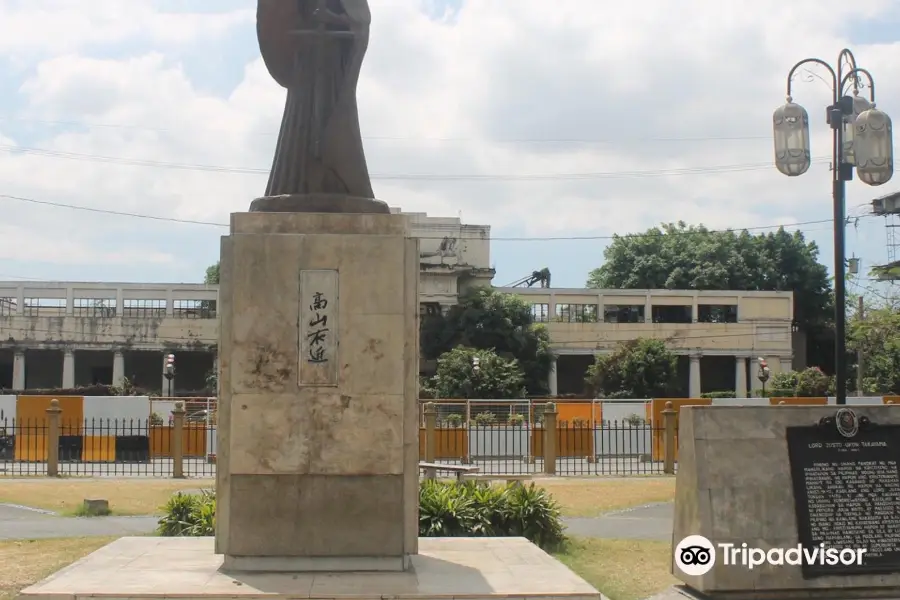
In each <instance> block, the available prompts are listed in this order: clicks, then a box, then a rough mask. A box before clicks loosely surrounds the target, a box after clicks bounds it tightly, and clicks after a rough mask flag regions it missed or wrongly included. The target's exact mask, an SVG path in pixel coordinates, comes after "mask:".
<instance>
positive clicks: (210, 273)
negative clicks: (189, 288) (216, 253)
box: [203, 261, 219, 285]
mask: <svg viewBox="0 0 900 600" xmlns="http://www.w3.org/2000/svg"><path fill="white" fill-rule="evenodd" d="M203 283H205V284H206V285H218V284H219V262H218V261H216V264H214V265H209V266H208V267H206V275H205V276H204V277H203Z"/></svg>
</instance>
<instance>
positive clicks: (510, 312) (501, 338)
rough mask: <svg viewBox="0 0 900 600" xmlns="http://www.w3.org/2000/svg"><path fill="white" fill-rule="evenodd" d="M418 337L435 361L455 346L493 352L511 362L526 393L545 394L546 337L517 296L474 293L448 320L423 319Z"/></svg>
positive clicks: (462, 299)
mask: <svg viewBox="0 0 900 600" xmlns="http://www.w3.org/2000/svg"><path fill="white" fill-rule="evenodd" d="M420 338H421V352H422V356H423V358H425V359H426V360H434V359H437V358H438V357H440V356H441V355H442V354H444V353H446V352H449V351H450V350H452V349H454V348H456V347H457V346H465V347H467V348H477V349H481V350H492V351H494V352H496V354H497V355H498V356H500V357H502V358H507V359H515V360H516V361H517V362H518V365H519V367H520V368H521V369H522V373H523V376H524V378H525V388H526V390H527V392H528V394H529V395H532V396H537V395H542V394H546V393H547V376H548V374H549V373H550V367H551V364H552V355H551V351H550V336H549V334H548V333H547V330H546V328H545V327H544V326H543V325H539V324H535V323H534V317H533V316H532V314H531V307H530V306H529V305H528V304H527V303H526V302H525V301H524V300H522V299H521V298H519V297H518V296H514V295H511V294H502V293H500V292H497V291H496V290H493V289H491V288H486V287H479V288H473V289H471V290H469V291H468V292H467V293H465V294H463V295H462V296H461V297H460V302H459V304H457V305H456V306H453V307H452V308H450V310H449V311H448V312H447V314H446V315H430V316H426V317H423V319H422V323H421V331H420Z"/></svg>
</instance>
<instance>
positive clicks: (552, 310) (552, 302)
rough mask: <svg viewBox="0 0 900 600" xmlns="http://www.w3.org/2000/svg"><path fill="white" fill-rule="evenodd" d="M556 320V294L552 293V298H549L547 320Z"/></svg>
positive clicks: (549, 321) (551, 321) (550, 321)
mask: <svg viewBox="0 0 900 600" xmlns="http://www.w3.org/2000/svg"><path fill="white" fill-rule="evenodd" d="M555 321H556V294H550V299H549V300H547V322H548V323H553V322H555Z"/></svg>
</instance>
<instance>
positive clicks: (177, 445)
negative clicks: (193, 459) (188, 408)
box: [170, 402, 185, 479]
mask: <svg viewBox="0 0 900 600" xmlns="http://www.w3.org/2000/svg"><path fill="white" fill-rule="evenodd" d="M184 412H185V411H184V402H176V403H175V410H173V411H172V444H171V448H170V449H171V451H172V477H174V478H175V479H183V478H184Z"/></svg>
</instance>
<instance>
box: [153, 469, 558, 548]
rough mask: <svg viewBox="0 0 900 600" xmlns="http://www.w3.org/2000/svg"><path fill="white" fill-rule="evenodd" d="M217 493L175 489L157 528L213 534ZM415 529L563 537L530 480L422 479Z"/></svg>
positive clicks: (551, 543)
mask: <svg viewBox="0 0 900 600" xmlns="http://www.w3.org/2000/svg"><path fill="white" fill-rule="evenodd" d="M215 529H216V496H215V493H213V492H211V491H205V492H202V493H201V494H184V493H181V492H179V493H177V494H175V495H174V496H172V497H171V498H170V499H169V502H168V503H167V504H166V506H165V507H164V516H163V517H162V518H161V519H160V520H159V527H158V528H157V534H158V535H161V536H169V537H175V536H182V537H203V536H211V535H215ZM419 535H420V536H422V537H511V536H522V537H525V538H528V539H529V540H531V541H532V542H534V543H535V544H537V545H538V546H540V547H541V548H544V549H545V550H552V549H555V548H557V547H559V546H560V545H561V544H562V542H563V541H564V540H565V536H564V534H563V525H562V521H561V519H560V511H559V506H558V505H557V503H556V501H555V500H554V499H553V497H552V496H551V495H550V494H548V493H547V491H546V490H544V489H543V488H539V487H537V486H535V485H534V484H531V485H530V486H528V487H525V486H521V485H507V486H491V485H486V484H483V483H477V482H474V481H470V482H465V483H456V482H444V481H432V480H426V481H424V482H422V484H421V486H420V487H419Z"/></svg>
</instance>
